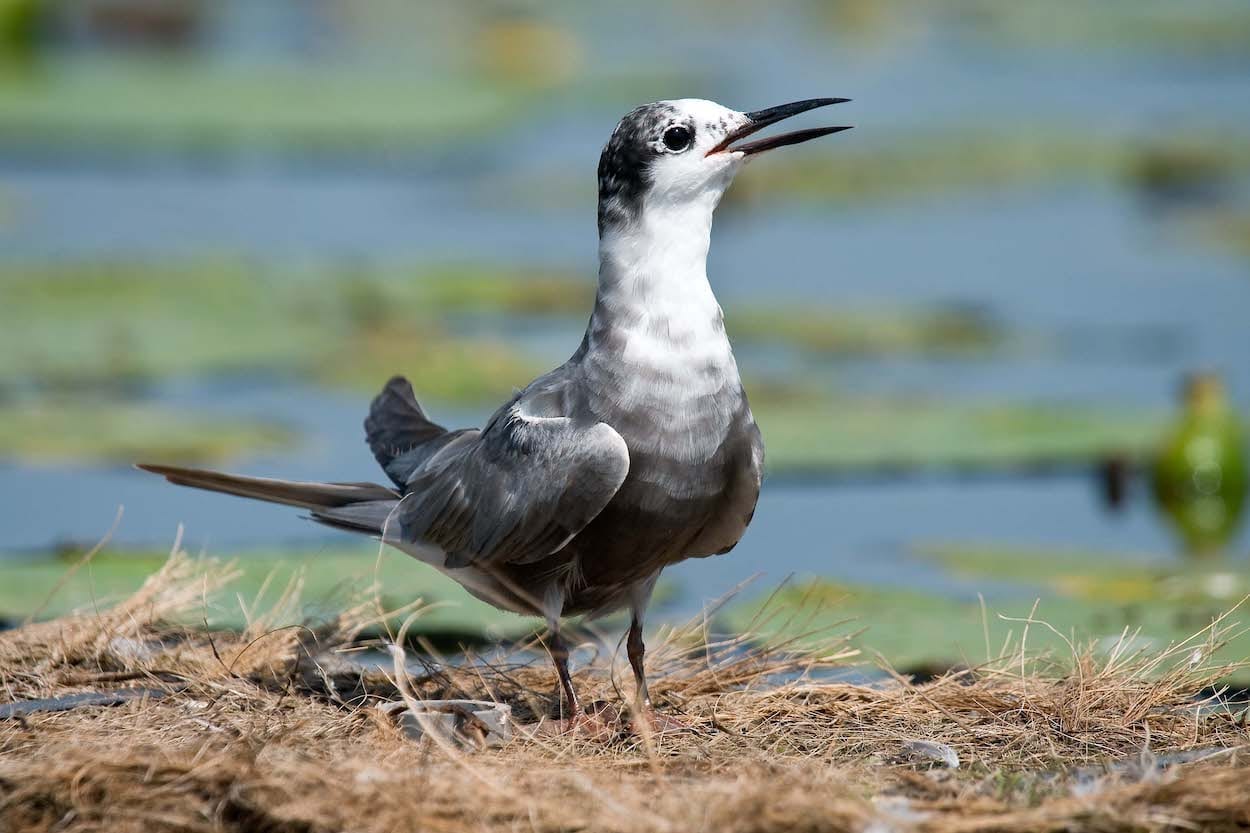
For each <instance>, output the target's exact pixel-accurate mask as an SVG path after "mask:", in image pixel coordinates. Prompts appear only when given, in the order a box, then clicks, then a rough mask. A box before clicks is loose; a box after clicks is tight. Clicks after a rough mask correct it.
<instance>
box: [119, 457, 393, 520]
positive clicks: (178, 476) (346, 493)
mask: <svg viewBox="0 0 1250 833" xmlns="http://www.w3.org/2000/svg"><path fill="white" fill-rule="evenodd" d="M136 468H139V469H142V470H143V471H150V472H152V473H153V474H159V475H161V476H163V477H164V478H165V479H166V480H168V481H169V482H170V483H176V484H177V485H179V486H192V487H194V488H196V489H207V490H209V491H210V492H224V493H226V494H228V495H238V496H239V497H246V498H252V499H254V500H267V501H269V502H271V503H285V504H286V505H288V506H299V507H301V508H303V509H312V510H314V513H315V512H316V511H317V510H328V509H338V508H340V507H344V506H351V505H353V504H359V503H376V502H380V501H385V502H390V503H394V502H395V501H398V500H399V494H398V493H396V492H395V491H393V490H391V489H388V488H387V487H385V486H379V485H377V484H376V483H313V482H307V481H302V480H275V479H273V478H269V477H243V476H241V475H237V474H226V473H224V472H219V471H208V470H207V469H186V468H181V467H179V466H157V465H149V464H146V463H140V464H139V465H137V466H136ZM379 528H380V527H379Z"/></svg>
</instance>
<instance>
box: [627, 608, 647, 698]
mask: <svg viewBox="0 0 1250 833" xmlns="http://www.w3.org/2000/svg"><path fill="white" fill-rule="evenodd" d="M625 651H626V653H627V654H628V655H629V666H630V667H631V668H633V669H634V690H635V697H634V707H635V708H636V709H637V710H638V711H639V712H643V711H650V710H651V694H650V692H648V691H647V672H646V670H645V669H644V668H643V665H642V663H643V659H644V658H645V657H646V654H647V646H646V644H645V643H644V642H643V641H642V612H641V611H638V610H635V611H634V615H633V616H632V617H630V620H629V637H628V639H626V641H625Z"/></svg>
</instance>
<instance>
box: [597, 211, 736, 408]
mask: <svg viewBox="0 0 1250 833" xmlns="http://www.w3.org/2000/svg"><path fill="white" fill-rule="evenodd" d="M712 207H713V206H712V205H707V206H693V207H691V206H682V207H680V208H671V209H666V210H658V211H648V212H646V213H645V215H643V216H640V217H637V218H635V220H634V221H632V222H631V223H629V224H621V225H619V226H610V227H608V228H605V229H604V230H603V232H602V233H601V234H600V239H599V290H598V293H597V295H596V296H595V308H594V312H593V313H592V314H591V317H590V323H589V325H588V326H587V330H586V338H585V340H584V341H583V350H585V351H587V355H586V360H587V362H588V364H589V366H593V367H599V368H601V369H605V370H606V369H607V368H615V369H614V370H611V371H608V372H609V375H610V376H611V377H612V378H613V379H616V380H618V381H617V382H616V383H614V384H618V385H619V379H620V378H622V377H623V376H629V377H637V378H640V379H644V378H651V377H654V378H665V379H668V380H669V381H670V383H671V385H670V386H674V385H675V386H676V387H678V388H680V387H682V386H683V385H685V386H686V387H687V388H688V390H687V393H689V392H690V391H696V390H697V391H700V392H705V391H703V388H704V387H722V386H724V385H725V383H726V380H727V379H729V378H732V379H735V380H736V378H737V372H738V369H737V365H736V364H735V362H734V358H733V353H732V351H731V349H730V346H729V341H728V339H727V338H726V336H725V324H724V317H723V315H722V314H721V308H720V304H718V303H717V301H716V296H715V295H714V294H713V293H712V287H711V286H710V285H709V284H708V279H707V252H708V242H709V239H710V235H711V224H712ZM646 371H650V372H651V377H648V376H647V373H646ZM656 374H658V376H657V375H656ZM730 387H731V388H735V389H736V387H737V386H736V385H730ZM648 395H650V394H648ZM682 395H685V394H682ZM639 396H641V393H640V394H639ZM626 398H629V396H628V395H627V397H626ZM634 398H637V397H634Z"/></svg>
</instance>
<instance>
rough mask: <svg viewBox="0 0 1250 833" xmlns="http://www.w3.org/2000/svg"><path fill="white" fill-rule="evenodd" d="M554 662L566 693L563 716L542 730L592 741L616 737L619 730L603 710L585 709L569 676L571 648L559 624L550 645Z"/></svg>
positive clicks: (553, 629)
mask: <svg viewBox="0 0 1250 833" xmlns="http://www.w3.org/2000/svg"><path fill="white" fill-rule="evenodd" d="M548 649H549V650H550V652H551V661H552V662H553V663H555V666H556V674H557V676H559V678H560V690H561V692H562V693H563V695H564V696H563V703H562V706H565V708H562V709H561V713H562V715H563V717H562V718H561V719H560V720H557V721H555V722H554V723H552V724H547V725H546V727H544V728H542V729H541V731H542V732H544V733H554V734H560V735H580V736H584V737H586V738H589V739H596V740H603V739H606V738H609V737H611V736H612V735H615V734H616V733H617V731H618V729H617V728H616V727H615V726H614V725H613V724H612V723H610V722H609V721H608V720H607V719H606V717H605V715H604V714H603V713H602V711H601V710H599V709H596V708H595V705H594V704H592V705H591V707H590V711H587V710H586V709H584V708H582V704H581V701H580V700H579V699H578V697H577V691H576V689H574V688H573V677H572V675H571V674H569V647H568V644H567V643H566V642H565V641H564V638H563V637H562V636H561V635H560V629H559V624H558V623H556V624H553V626H552V628H551V639H550V640H549V642H548Z"/></svg>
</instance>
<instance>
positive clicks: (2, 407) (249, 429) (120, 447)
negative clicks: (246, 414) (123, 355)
mask: <svg viewBox="0 0 1250 833" xmlns="http://www.w3.org/2000/svg"><path fill="white" fill-rule="evenodd" d="M295 442H296V437H295V436H294V435H293V434H292V432H290V431H289V430H287V429H286V428H284V427H283V426H279V425H273V424H268V423H262V422H249V421H246V420H239V419H219V418H214V419H208V418H206V417H204V416H203V415H202V414H196V413H191V412H185V411H180V410H177V409H173V408H167V407H163V406H158V405H151V404H147V403H136V402H116V401H109V400H103V401H99V400H90V399H88V400H72V399H65V398H62V397H54V398H51V399H47V398H43V399H38V400H34V401H25V400H20V401H16V402H11V403H0V459H6V460H16V461H18V462H21V463H26V464H30V465H47V464H73V465H77V466H81V465H90V464H119V465H129V464H131V463H133V462H134V461H135V460H137V459H140V458H141V457H147V456H151V457H156V458H158V459H161V460H164V461H167V462H178V463H204V462H213V461H220V460H225V459H233V458H239V457H244V456H248V455H253V454H259V453H273V452H277V451H283V450H286V449H289V448H291V447H292V446H293V445H294V444H295Z"/></svg>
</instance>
